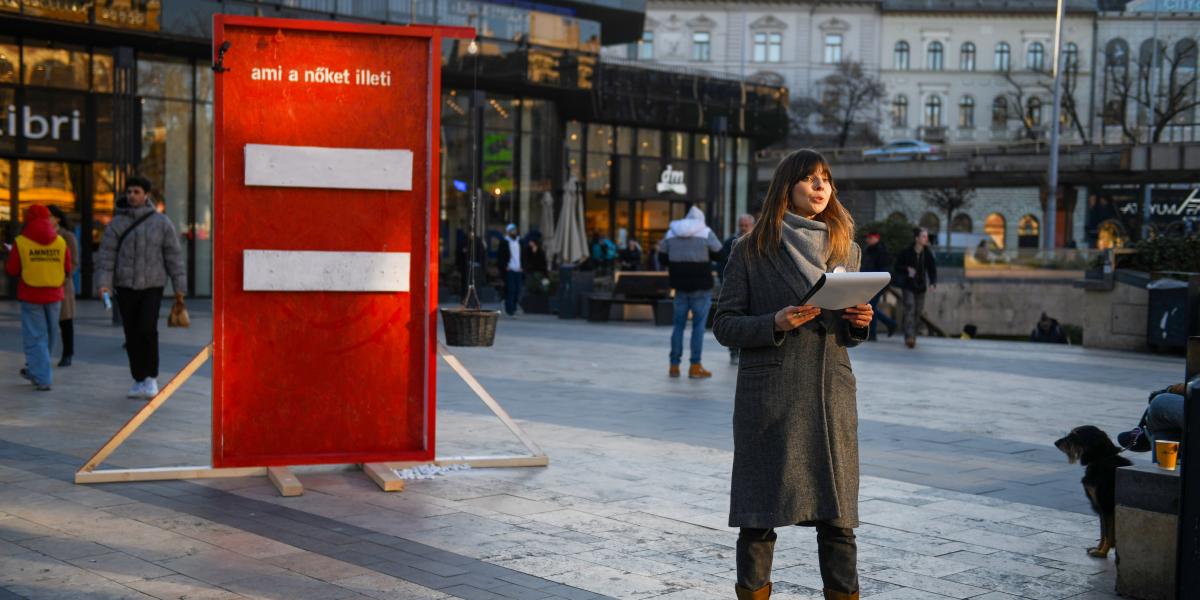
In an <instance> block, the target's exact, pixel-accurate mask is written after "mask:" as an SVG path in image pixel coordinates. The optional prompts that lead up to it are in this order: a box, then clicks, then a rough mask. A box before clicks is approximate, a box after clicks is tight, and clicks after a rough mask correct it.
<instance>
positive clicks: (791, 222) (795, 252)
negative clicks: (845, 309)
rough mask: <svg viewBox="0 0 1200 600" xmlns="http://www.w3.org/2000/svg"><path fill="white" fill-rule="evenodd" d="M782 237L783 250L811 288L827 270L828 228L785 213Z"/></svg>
mask: <svg viewBox="0 0 1200 600" xmlns="http://www.w3.org/2000/svg"><path fill="white" fill-rule="evenodd" d="M782 237H783V247H784V249H785V250H786V251H787V253H788V256H790V257H792V262H793V263H795V264H796V268H797V269H799V270H800V275H801V276H802V277H804V281H805V282H806V283H808V287H810V288H811V287H812V286H813V285H814V284H815V283H817V280H818V279H820V278H821V276H822V275H824V274H825V272H826V270H827V264H826V262H825V261H826V260H827V257H828V256H829V226H828V225H826V224H824V223H822V222H820V221H813V220H810V219H805V218H804V217H801V216H800V215H797V214H795V213H792V212H785V213H783V236H782Z"/></svg>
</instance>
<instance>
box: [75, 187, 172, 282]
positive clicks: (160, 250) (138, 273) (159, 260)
mask: <svg viewBox="0 0 1200 600" xmlns="http://www.w3.org/2000/svg"><path fill="white" fill-rule="evenodd" d="M153 210H154V205H153V204H152V203H150V202H147V203H146V204H144V205H142V206H140V207H138V208H122V209H120V210H118V211H117V214H116V216H114V217H113V219H112V221H111V222H109V224H108V228H106V229H105V230H104V237H103V238H101V240H100V251H99V252H98V253H97V254H96V271H95V277H94V280H95V283H96V288H97V289H99V288H110V289H111V288H114V287H125V288H132V289H135V290H146V289H150V288H156V287H165V286H166V285H167V279H168V278H169V279H170V280H171V284H172V287H173V288H174V289H175V291H176V292H179V293H183V294H186V293H187V270H186V268H185V267H184V262H183V249H182V248H181V247H180V245H179V235H178V234H177V233H175V226H174V225H172V224H171V219H169V218H167V216H166V215H164V214H162V213H157V214H154V215H152V216H151V217H150V218H148V219H146V220H145V221H143V222H142V223H140V224H139V225H138V226H137V228H136V229H134V230H133V231H131V232H130V233H129V235H128V236H126V237H125V242H124V243H123V244H121V256H120V257H119V259H118V257H117V255H116V251H117V238H118V237H119V236H120V235H121V234H122V233H124V232H125V230H126V229H129V227H130V226H131V225H133V223H134V222H135V221H137V220H138V218H140V217H141V216H142V215H144V214H146V213H147V212H150V211H153ZM114 266H115V268H116V273H114V272H113V270H114ZM114 284H116V285H114Z"/></svg>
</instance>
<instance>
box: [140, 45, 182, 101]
mask: <svg viewBox="0 0 1200 600" xmlns="http://www.w3.org/2000/svg"><path fill="white" fill-rule="evenodd" d="M137 71H138V82H137V85H138V87H137V89H138V95H139V96H144V97H149V98H176V99H180V100H191V99H192V66H191V65H190V64H188V63H187V61H186V60H183V59H175V58H167V57H154V56H149V55H144V56H139V57H138V61H137Z"/></svg>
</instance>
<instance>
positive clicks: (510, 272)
mask: <svg viewBox="0 0 1200 600" xmlns="http://www.w3.org/2000/svg"><path fill="white" fill-rule="evenodd" d="M529 262H530V256H529V245H528V244H526V243H524V241H523V240H522V239H521V236H520V233H519V232H518V231H517V226H516V224H515V223H509V224H508V227H505V228H504V239H502V240H500V245H499V246H498V247H497V248H496V268H497V270H498V271H500V278H501V279H503V280H504V312H505V314H507V315H508V316H510V317H511V316H513V315H515V314H517V306H518V304H519V302H520V301H521V286H522V285H523V284H524V283H525V272H526V271H527V270H528V267H529Z"/></svg>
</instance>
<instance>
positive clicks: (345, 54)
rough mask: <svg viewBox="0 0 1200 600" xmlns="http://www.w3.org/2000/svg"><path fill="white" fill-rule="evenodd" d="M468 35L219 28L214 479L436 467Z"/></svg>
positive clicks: (245, 22) (283, 25) (222, 20)
mask: <svg viewBox="0 0 1200 600" xmlns="http://www.w3.org/2000/svg"><path fill="white" fill-rule="evenodd" d="M472 35H473V32H472V31H471V30H469V29H463V28H444V27H420V26H416V27H396V26H381V25H351V24H345V23H334V22H325V21H296V20H287V19H266V18H255V17H239V16H226V15H219V16H217V17H216V18H215V21H214V31H213V45H214V63H215V67H214V70H215V71H217V72H216V73H215V76H214V79H215V87H214V115H213V117H214V128H215V139H214V146H215V160H214V167H213V168H214V203H213V206H214V214H213V231H214V249H213V252H214V256H213V261H214V272H213V313H214V315H213V330H214V331H213V354H214V357H213V422H212V428H213V438H212V439H213V446H212V452H213V463H212V464H213V466H214V467H218V468H220V467H243V466H280V465H302V464H319V463H365V462H381V461H400V460H431V459H433V457H434V431H435V427H434V423H435V415H434V406H435V404H434V402H435V400H434V399H435V393H434V385H435V381H436V378H435V362H434V361H435V360H436V341H437V339H436V332H435V326H436V313H435V311H436V308H437V248H438V239H437V231H438V230H437V224H438V189H437V181H438V173H439V167H438V156H439V131H438V126H437V124H438V123H439V114H438V104H439V102H440V94H441V81H440V63H441V47H442V40H443V38H469V37H471V36H472Z"/></svg>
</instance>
